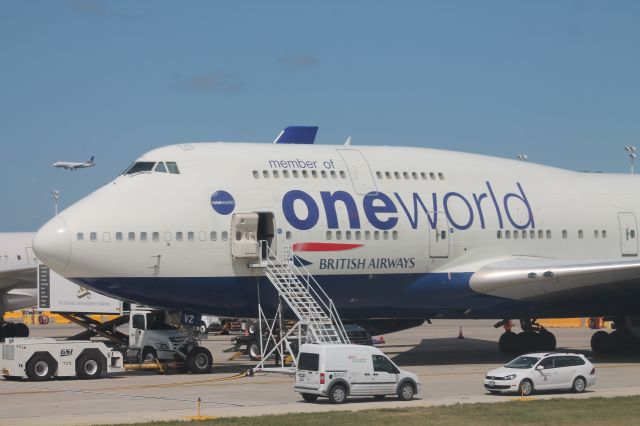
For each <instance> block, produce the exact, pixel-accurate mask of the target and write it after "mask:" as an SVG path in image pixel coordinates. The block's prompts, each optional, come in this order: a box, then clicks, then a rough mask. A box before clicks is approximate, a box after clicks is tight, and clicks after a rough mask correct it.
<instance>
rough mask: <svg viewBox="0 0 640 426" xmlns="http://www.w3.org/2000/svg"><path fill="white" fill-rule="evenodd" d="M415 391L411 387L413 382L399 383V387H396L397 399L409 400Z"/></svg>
mask: <svg viewBox="0 0 640 426" xmlns="http://www.w3.org/2000/svg"><path fill="white" fill-rule="evenodd" d="M415 392H416V391H415V389H414V388H413V384H412V383H409V382H405V383H403V384H401V385H400V388H399V389H398V399H400V401H411V400H412V399H413V395H414V394H415Z"/></svg>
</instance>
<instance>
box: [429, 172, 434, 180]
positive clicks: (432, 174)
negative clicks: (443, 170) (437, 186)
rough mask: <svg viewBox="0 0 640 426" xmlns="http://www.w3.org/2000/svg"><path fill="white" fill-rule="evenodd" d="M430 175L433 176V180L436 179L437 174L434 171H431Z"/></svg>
mask: <svg viewBox="0 0 640 426" xmlns="http://www.w3.org/2000/svg"><path fill="white" fill-rule="evenodd" d="M429 177H430V178H431V180H436V174H435V173H433V172H429Z"/></svg>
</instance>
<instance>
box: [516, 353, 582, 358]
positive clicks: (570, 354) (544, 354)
mask: <svg viewBox="0 0 640 426" xmlns="http://www.w3.org/2000/svg"><path fill="white" fill-rule="evenodd" d="M524 355H525V356H535V357H538V358H544V357H547V356H549V355H569V356H582V355H581V354H576V353H572V352H533V353H529V354H524Z"/></svg>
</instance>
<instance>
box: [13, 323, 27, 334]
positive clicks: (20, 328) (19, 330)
mask: <svg viewBox="0 0 640 426" xmlns="http://www.w3.org/2000/svg"><path fill="white" fill-rule="evenodd" d="M13 333H14V335H15V337H29V327H27V325H26V324H23V323H17V324H14V325H13Z"/></svg>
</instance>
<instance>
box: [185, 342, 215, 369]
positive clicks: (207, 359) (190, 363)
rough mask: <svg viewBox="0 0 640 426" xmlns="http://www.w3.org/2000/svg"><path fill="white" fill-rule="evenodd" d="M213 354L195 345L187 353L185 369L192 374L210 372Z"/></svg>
mask: <svg viewBox="0 0 640 426" xmlns="http://www.w3.org/2000/svg"><path fill="white" fill-rule="evenodd" d="M212 364H213V356H211V352H209V350H208V349H207V348H203V347H202V346H196V347H195V348H193V349H191V351H189V353H188V354H187V369H188V371H190V372H192V373H194V374H206V373H210V372H211V366H212Z"/></svg>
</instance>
